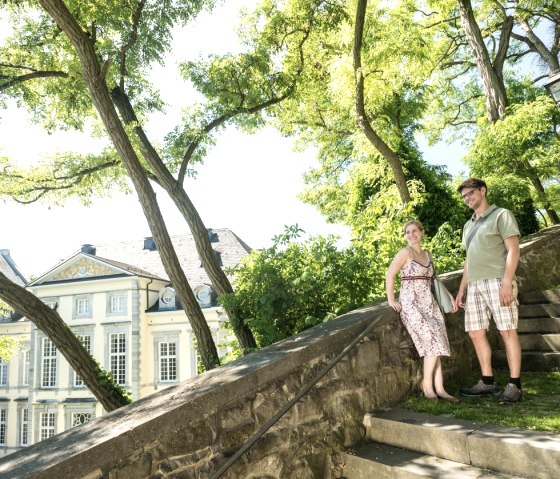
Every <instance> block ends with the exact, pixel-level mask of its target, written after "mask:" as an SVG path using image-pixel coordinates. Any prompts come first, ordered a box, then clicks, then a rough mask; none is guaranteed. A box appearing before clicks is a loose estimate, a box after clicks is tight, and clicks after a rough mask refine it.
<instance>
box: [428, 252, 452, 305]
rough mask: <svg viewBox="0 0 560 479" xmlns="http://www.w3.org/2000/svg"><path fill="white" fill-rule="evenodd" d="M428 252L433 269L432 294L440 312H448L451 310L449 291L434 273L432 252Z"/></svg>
mask: <svg viewBox="0 0 560 479" xmlns="http://www.w3.org/2000/svg"><path fill="white" fill-rule="evenodd" d="M429 254H430V261H431V262H432V268H433V269H434V275H433V276H432V288H431V289H432V294H433V295H434V298H435V300H436V303H437V304H438V306H439V309H440V311H441V313H442V314H445V313H450V312H451V311H453V301H452V299H451V293H450V292H449V291H448V290H447V288H446V287H445V285H444V284H443V283H442V282H441V281H440V280H439V278H438V275H437V273H436V266H435V265H434V260H433V258H432V253H429Z"/></svg>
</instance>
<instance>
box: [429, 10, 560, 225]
mask: <svg viewBox="0 0 560 479" xmlns="http://www.w3.org/2000/svg"><path fill="white" fill-rule="evenodd" d="M475 3H476V7H475V8H473V5H474V4H475ZM431 4H433V5H434V6H437V8H438V9H441V11H440V12H439V22H434V24H436V23H437V24H439V25H441V26H442V32H443V33H444V34H445V37H444V43H446V44H447V47H446V48H444V49H443V51H444V52H445V53H444V57H443V58H444V60H442V62H441V65H442V69H444V70H448V74H447V75H445V76H443V82H444V83H445V85H446V86H445V88H446V91H449V90H448V88H449V87H448V85H452V84H455V88H456V89H457V90H458V89H461V88H463V87H464V86H466V88H465V90H466V91H468V94H467V95H463V96H462V97H463V101H462V102H461V103H459V106H460V109H456V110H457V113H456V116H455V117H454V118H452V119H451V122H452V123H454V124H455V125H457V126H460V127H461V126H465V125H470V126H471V127H472V128H473V130H474V132H475V137H478V136H480V135H482V137H484V135H485V134H486V133H485V132H487V131H488V130H490V129H492V128H493V127H494V126H492V127H490V126H488V125H486V124H485V123H484V122H483V121H479V122H478V123H477V121H476V120H477V115H478V114H477V111H478V108H477V107H476V105H475V107H474V108H461V106H464V105H465V104H467V103H468V102H472V101H476V100H477V99H478V98H480V97H482V98H484V99H485V111H486V115H487V118H488V121H489V123H490V124H491V125H495V127H496V128H498V129H501V128H502V126H501V125H498V123H499V122H501V121H503V120H504V119H506V117H507V115H508V114H511V112H512V111H515V108H509V109H508V105H510V102H511V100H512V99H513V100H514V102H515V103H526V102H528V101H537V100H536V95H535V94H534V92H533V91H531V88H527V86H525V87H524V88H521V89H520V88H519V86H520V85H522V84H523V83H524V82H523V81H522V80H520V79H519V78H516V75H518V72H519V70H520V61H521V60H522V59H524V58H525V56H527V55H528V54H533V53H537V54H538V55H539V56H540V58H541V60H543V61H545V62H547V63H548V64H549V65H552V64H553V63H554V62H553V61H552V54H553V52H555V53H556V55H557V53H558V50H557V48H556V46H555V43H554V40H553V41H552V44H553V45H552V47H550V49H547V48H546V46H545V42H544V41H543V40H541V39H539V38H538V37H537V35H536V34H535V30H534V28H536V27H537V26H538V25H539V24H540V23H541V22H542V21H543V20H546V21H547V22H548V23H549V24H551V25H552V26H553V28H554V31H555V32H558V25H557V23H558V22H557V20H558V17H557V15H556V13H557V8H556V7H553V8H551V9H548V7H547V5H545V4H540V2H512V3H511V4H510V2H507V3H500V2H496V1H491V2H487V1H484V0H482V1H478V2H471V0H458V1H457V2H451V1H449V2H437V3H436V2H431ZM496 7H497V8H496ZM455 8H456V9H457V14H456V15H455V13H454V12H455ZM457 17H458V18H459V19H460V21H461V25H462V28H461V29H459V28H458V26H457V25H456V22H455V20H454V19H455V18H457ZM516 22H518V23H520V24H521V26H522V27H523V29H524V30H525V32H526V33H527V36H524V35H520V34H519V33H516V32H515V27H516ZM463 38H464V39H465V40H463ZM553 38H554V37H553ZM465 44H468V46H469V47H468V50H467V49H465V47H464V45H465ZM527 46H528V47H529V48H528V49H527ZM473 57H474V62H473V61H472V58H473ZM507 65H509V67H510V71H507V74H504V69H505V68H506V66H507ZM473 67H476V72H477V73H478V77H479V78H480V79H481V81H482V82H481V92H482V93H483V95H477V94H476V90H477V86H476V85H477V83H478V82H477V78H474V77H473V76H472V72H473ZM467 75H470V78H471V79H472V80H473V84H474V85H475V86H474V87H473V86H472V85H471V86H468V85H466V83H467V81H466V79H465V77H466V76H467ZM540 78H542V76H539V77H537V79H536V80H535V81H538V79H540ZM506 80H507V83H508V84H509V85H506ZM525 83H526V82H525ZM506 86H507V87H506ZM459 96H461V95H459ZM453 100H456V97H453ZM453 108H456V107H453V106H452V107H451V109H453ZM535 108H537V109H538V108H539V104H538V101H537V103H536V104H535ZM440 116H441V117H444V118H446V119H447V120H449V119H450V117H449V116H445V115H440ZM459 117H462V119H461V120H460V121H458V118H459ZM475 124H476V125H477V126H478V129H474V125H475ZM541 138H542V136H541V137H539V136H536V137H533V138H532V139H531V143H532V144H533V145H536V144H538V143H539V141H541ZM482 143H483V142H478V146H479V148H478V149H477V151H478V152H479V153H480V145H481V144H482ZM487 144H489V143H487ZM526 145H528V143H526ZM543 146H544V145H543ZM494 151H495V149H494ZM533 151H535V150H534V149H533ZM518 153H519V151H518ZM475 156H476V155H475V154H474V152H473V154H471V155H470V165H471V167H473V168H475V167H474V165H475V163H476V162H477V159H476V158H475ZM486 156H487V157H488V155H486ZM501 159H503V156H502V157H501ZM496 160H498V161H500V159H499V158H498V157H497V158H496ZM508 164H509V165H510V167H511V166H514V173H515V174H516V175H518V176H519V177H520V178H529V179H530V181H531V184H532V186H533V188H534V191H535V195H534V196H535V200H537V201H538V202H539V204H540V205H541V206H542V207H543V208H544V209H545V210H546V212H547V214H548V216H549V218H550V220H551V222H552V223H557V222H558V221H559V218H558V214H557V213H556V211H555V210H554V209H553V208H551V204H550V201H549V200H547V194H546V188H545V183H546V182H549V179H551V177H550V175H548V176H547V175H545V176H541V175H543V173H544V170H543V169H542V168H541V169H539V168H536V167H535V165H534V162H533V161H531V159H530V157H528V155H524V154H520V155H518V156H517V157H516V159H515V161H514V162H513V163H508ZM502 165H503V166H505V165H506V163H502ZM475 169H478V170H479V171H480V170H481V169H483V167H482V168H475Z"/></svg>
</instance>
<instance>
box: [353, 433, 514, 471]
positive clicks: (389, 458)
mask: <svg viewBox="0 0 560 479" xmlns="http://www.w3.org/2000/svg"><path fill="white" fill-rule="evenodd" d="M344 463H345V467H344V478H345V479H397V478H398V479H413V478H418V477H423V478H434V477H437V478H438V479H458V478H460V479H490V478H499V479H501V478H503V479H505V478H518V477H522V476H512V475H509V474H507V475H506V474H501V473H499V472H495V471H488V470H485V469H480V468H478V467H473V466H470V465H468V464H462V463H460V462H455V461H449V460H447V459H441V458H439V457H435V456H430V455H426V454H422V453H420V452H415V451H410V450H408V449H401V448H398V447H393V446H388V445H387V444H381V443H378V442H371V443H369V444H365V445H363V446H362V447H360V448H359V449H356V450H351V451H348V452H346V453H345V457H344Z"/></svg>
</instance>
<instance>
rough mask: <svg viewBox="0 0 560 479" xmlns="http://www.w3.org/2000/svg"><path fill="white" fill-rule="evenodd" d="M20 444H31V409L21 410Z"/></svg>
mask: <svg viewBox="0 0 560 479" xmlns="http://www.w3.org/2000/svg"><path fill="white" fill-rule="evenodd" d="M19 444H20V446H27V445H29V409H27V408H23V409H22V410H21V412H20V431H19Z"/></svg>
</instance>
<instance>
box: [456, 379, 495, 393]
mask: <svg viewBox="0 0 560 479" xmlns="http://www.w3.org/2000/svg"><path fill="white" fill-rule="evenodd" d="M500 392H501V391H500V388H499V387H498V385H497V384H496V383H493V384H484V382H483V381H482V379H480V380H479V381H478V382H477V383H476V384H475V385H474V386H473V387H472V388H466V389H460V390H459V394H460V395H461V396H466V397H480V396H499V395H500Z"/></svg>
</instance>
